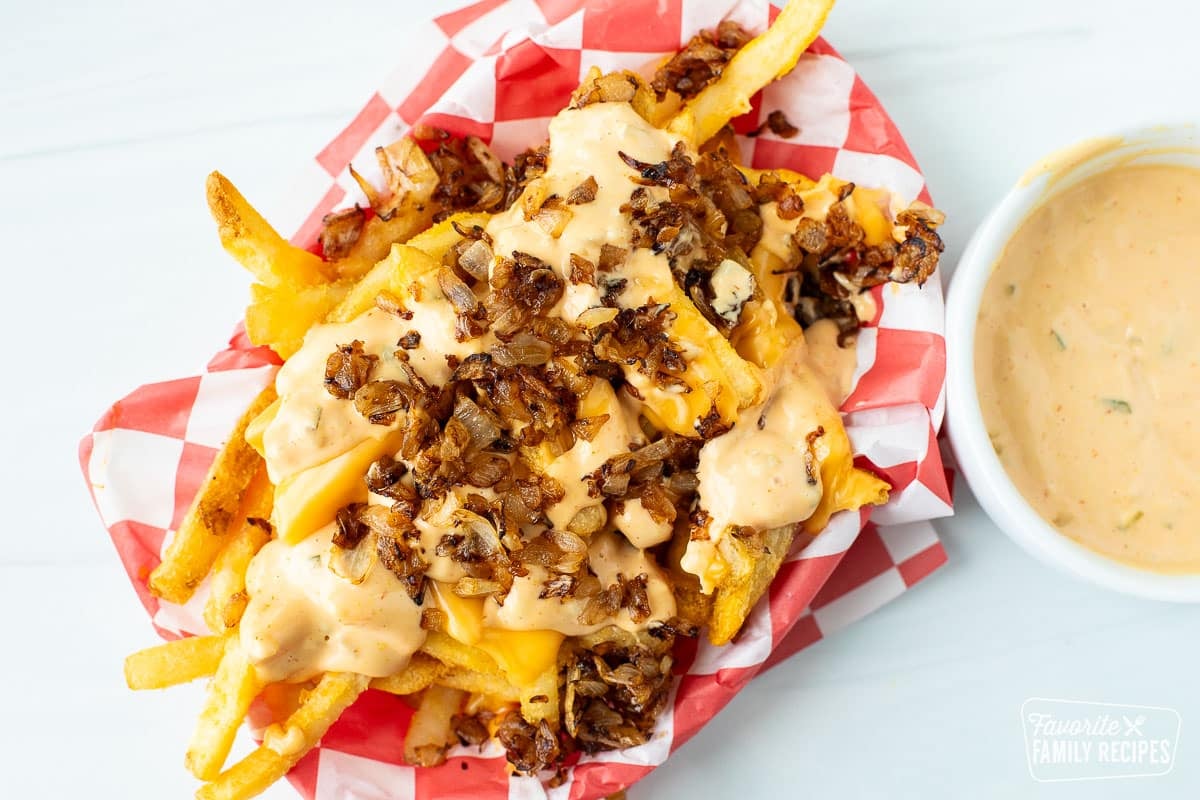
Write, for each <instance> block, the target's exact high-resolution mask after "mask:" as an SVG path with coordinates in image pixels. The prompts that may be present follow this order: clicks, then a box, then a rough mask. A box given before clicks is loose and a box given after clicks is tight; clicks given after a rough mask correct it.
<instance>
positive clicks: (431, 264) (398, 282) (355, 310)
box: [328, 244, 441, 322]
mask: <svg viewBox="0 0 1200 800" xmlns="http://www.w3.org/2000/svg"><path fill="white" fill-rule="evenodd" d="M440 266H441V262H440V261H438V260H437V259H435V258H433V257H432V256H430V255H429V254H427V253H425V252H424V251H423V250H418V249H417V248H415V247H411V246H409V245H403V244H394V245H392V249H391V252H389V253H388V254H387V257H386V258H384V259H383V260H382V261H380V262H379V263H378V264H376V265H375V267H374V268H373V269H372V270H371V271H370V272H368V273H367V274H366V275H364V276H363V277H362V280H360V281H359V282H358V283H357V284H355V286H354V288H353V289H351V290H350V293H349V294H348V295H346V297H345V299H343V300H342V302H341V303H339V304H338V306H337V307H336V308H334V309H333V310H332V311H330V312H329V317H328V321H329V322H349V321H350V320H352V319H354V318H355V317H357V316H358V315H359V314H362V313H363V312H364V311H367V310H368V309H370V308H372V307H374V305H375V298H376V297H378V296H379V293H380V292H384V291H387V292H391V293H392V294H393V295H395V296H396V297H397V298H399V299H401V300H403V299H404V298H405V297H406V296H407V295H408V294H409V293H408V291H407V286H408V285H409V284H410V283H411V282H412V281H414V280H416V279H417V278H419V277H420V276H421V275H427V274H430V273H434V272H437V269H438V267H440Z"/></svg>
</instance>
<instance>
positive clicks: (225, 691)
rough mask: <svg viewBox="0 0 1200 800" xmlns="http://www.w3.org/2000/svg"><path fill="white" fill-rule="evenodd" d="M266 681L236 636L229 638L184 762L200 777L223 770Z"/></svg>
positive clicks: (211, 776) (205, 777)
mask: <svg viewBox="0 0 1200 800" xmlns="http://www.w3.org/2000/svg"><path fill="white" fill-rule="evenodd" d="M262 687H263V682H262V681H261V680H260V679H259V677H258V672H257V670H255V668H254V665H253V664H252V663H250V659H249V658H248V657H247V656H246V654H245V653H244V652H243V651H242V647H241V644H240V643H239V642H238V639H237V637H236V636H232V637H230V638H229V640H228V643H227V645H226V647H225V653H224V655H223V656H222V658H221V664H220V666H219V667H217V673H216V675H214V676H213V679H212V683H210V684H209V686H208V696H207V697H206V698H205V702H204V710H203V711H202V712H201V713H200V719H199V720H197V721H196V729H195V731H193V733H192V740H191V743H190V744H189V745H188V749H187V756H186V757H185V759H184V762H185V763H186V764H187V768H188V770H189V771H190V772H191V773H192V774H193V775H195V776H196V777H197V778H199V779H200V780H206V781H207V780H212V779H213V778H215V777H217V775H218V774H220V772H221V767H222V766H223V765H224V764H225V759H226V758H227V757H228V756H229V750H230V748H231V747H233V740H234V737H235V736H236V735H237V729H238V726H239V725H241V724H242V719H243V718H244V717H245V716H246V711H247V710H249V708H250V703H252V702H253V701H254V698H255V697H257V696H258V693H259V692H260V691H261V690H262Z"/></svg>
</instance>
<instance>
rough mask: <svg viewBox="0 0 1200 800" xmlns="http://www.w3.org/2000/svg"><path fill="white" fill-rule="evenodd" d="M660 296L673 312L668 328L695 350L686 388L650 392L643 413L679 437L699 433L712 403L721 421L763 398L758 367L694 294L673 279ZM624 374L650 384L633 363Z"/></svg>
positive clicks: (688, 370) (660, 300)
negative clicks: (700, 422)
mask: <svg viewBox="0 0 1200 800" xmlns="http://www.w3.org/2000/svg"><path fill="white" fill-rule="evenodd" d="M656 299H658V300H659V302H664V303H667V304H669V305H670V307H671V313H672V314H674V315H675V319H674V321H672V322H671V325H670V328H669V331H670V335H671V338H672V339H675V340H678V341H682V342H687V343H688V345H689V347H690V348H691V349H692V350H693V351H694V352H693V354H692V355H691V357H690V358H689V360H688V366H687V371H686V372H684V373H683V374H682V375H681V377H682V379H683V381H684V382H685V383H687V385H688V387H689V391H688V392H686V393H684V394H682V395H677V394H665V393H651V394H649V395H648V396H647V398H646V405H645V407H644V408H643V412H644V413H646V415H647V417H648V418H649V419H650V420H651V421H652V422H653V423H654V424H655V426H656V427H658V428H660V429H665V430H669V431H672V432H673V433H677V434H679V435H681V436H696V435H697V432H696V422H697V420H700V419H703V418H704V417H705V416H706V415H707V414H708V413H709V411H710V410H711V409H712V408H713V407H716V409H717V413H718V414H719V415H720V418H721V421H722V422H724V423H726V424H729V423H732V422H733V420H734V419H735V418H736V417H737V412H738V411H739V410H740V409H743V408H747V407H749V406H752V405H754V404H756V403H758V402H760V401H761V399H762V393H763V388H764V383H763V378H762V374H761V372H760V370H759V369H758V367H756V366H755V365H754V364H751V363H750V362H748V361H746V360H744V359H743V358H742V357H741V356H739V355H738V353H737V351H736V350H735V349H734V347H733V345H731V344H730V343H729V340H728V339H726V338H725V337H724V336H722V335H721V334H720V332H719V331H717V329H716V328H714V327H713V326H712V324H711V323H709V321H708V320H706V319H705V318H704V315H702V314H701V313H700V312H699V310H697V309H696V306H695V304H693V303H692V301H691V299H690V298H688V297H687V296H686V295H685V294H684V293H683V292H682V291H680V290H679V288H678V287H676V286H675V285H673V284H672V285H671V286H670V287H667V288H666V293H665V294H664V295H663V296H662V297H661V298H656ZM626 377H627V378H628V379H629V380H630V382H631V383H635V384H636V383H639V382H640V383H642V384H646V380H645V378H644V376H641V375H639V374H638V373H637V370H636V368H635V367H632V366H631V367H628V368H626ZM645 388H649V386H648V385H647V386H646V387H645Z"/></svg>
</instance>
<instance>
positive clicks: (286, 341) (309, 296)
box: [246, 283, 350, 359]
mask: <svg viewBox="0 0 1200 800" xmlns="http://www.w3.org/2000/svg"><path fill="white" fill-rule="evenodd" d="M349 289H350V287H349V286H347V285H346V284H341V283H323V284H318V285H316V286H304V287H301V288H299V289H293V288H291V287H286V286H285V287H272V286H265V285H263V284H261V283H253V284H251V285H250V305H248V306H246V335H247V336H248V337H250V341H251V342H253V343H254V344H258V345H267V346H268V347H270V348H271V349H272V350H274V351H275V352H276V353H278V354H279V357H280V358H285V359H286V358H291V357H292V356H293V355H295V353H296V351H297V350H299V349H300V347H301V345H303V344H304V335H305V334H306V333H308V330H309V328H311V327H312V326H313V325H316V324H317V323H319V322H321V321H322V320H324V319H325V317H326V316H327V315H328V314H329V312H330V311H331V310H332V309H334V308H336V307H337V305H338V303H340V302H341V301H342V298H344V297H345V296H346V293H347V292H348V291H349Z"/></svg>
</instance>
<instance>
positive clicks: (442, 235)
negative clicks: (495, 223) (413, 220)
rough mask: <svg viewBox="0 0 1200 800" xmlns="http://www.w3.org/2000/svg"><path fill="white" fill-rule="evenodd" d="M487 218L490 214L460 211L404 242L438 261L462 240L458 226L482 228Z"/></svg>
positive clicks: (465, 228)
mask: <svg viewBox="0 0 1200 800" xmlns="http://www.w3.org/2000/svg"><path fill="white" fill-rule="evenodd" d="M489 219H491V215H490V214H482V213H479V212H477V211H460V212H459V213H457V214H454V215H452V216H449V217H447V218H446V219H444V220H442V221H441V222H439V223H438V224H436V225H434V226H433V227H432V228H430V229H429V230H427V231H423V232H421V233H419V234H417V235H416V236H414V237H413V238H411V239H409V240H408V242H406V244H407V245H408V246H409V247H415V248H417V249H418V250H421V251H423V252H425V253H427V254H428V255H429V256H431V257H432V258H435V259H437V260H438V261H439V262H440V261H441V260H442V256H444V255H446V253H447V252H448V251H449V250H450V248H451V247H453V246H454V245H456V244H458V243H459V242H460V241H462V236H461V235H459V233H458V230H457V229H458V228H462V229H463V230H464V231H468V230H470V229H471V228H475V227H479V228H482V227H484V226H485V225H487V223H488V220H489Z"/></svg>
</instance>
